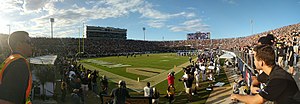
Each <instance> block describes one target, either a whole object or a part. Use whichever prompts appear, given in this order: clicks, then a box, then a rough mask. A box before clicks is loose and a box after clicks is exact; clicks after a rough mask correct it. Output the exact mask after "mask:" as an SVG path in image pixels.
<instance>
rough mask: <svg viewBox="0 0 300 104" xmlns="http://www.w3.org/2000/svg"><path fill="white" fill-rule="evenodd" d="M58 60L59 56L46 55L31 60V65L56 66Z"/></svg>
mask: <svg viewBox="0 0 300 104" xmlns="http://www.w3.org/2000/svg"><path fill="white" fill-rule="evenodd" d="M56 58H57V55H45V56H39V57H33V58H30V59H29V60H30V61H29V62H30V63H31V64H43V65H49V64H50V65H54V62H55V60H56Z"/></svg>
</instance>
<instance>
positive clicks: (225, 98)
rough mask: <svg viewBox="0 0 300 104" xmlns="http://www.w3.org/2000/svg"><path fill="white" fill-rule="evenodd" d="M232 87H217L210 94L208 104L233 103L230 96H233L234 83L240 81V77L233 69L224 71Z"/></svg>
mask: <svg viewBox="0 0 300 104" xmlns="http://www.w3.org/2000/svg"><path fill="white" fill-rule="evenodd" d="M224 71H225V73H226V76H227V79H228V81H229V83H230V86H227V87H215V88H214V89H213V91H212V92H211V93H210V95H209V97H208V99H207V100H206V104H230V103H232V101H231V99H230V95H231V94H232V87H231V86H232V85H233V82H234V81H235V80H236V79H238V75H237V74H236V73H235V71H234V69H233V68H225V69H224Z"/></svg>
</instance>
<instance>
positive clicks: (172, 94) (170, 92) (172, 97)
mask: <svg viewBox="0 0 300 104" xmlns="http://www.w3.org/2000/svg"><path fill="white" fill-rule="evenodd" d="M167 97H168V99H169V104H172V103H173V101H174V100H175V87H174V85H169V86H168V89H167Z"/></svg>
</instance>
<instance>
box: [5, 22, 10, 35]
mask: <svg viewBox="0 0 300 104" xmlns="http://www.w3.org/2000/svg"><path fill="white" fill-rule="evenodd" d="M6 26H8V35H10V24H8V25H6Z"/></svg>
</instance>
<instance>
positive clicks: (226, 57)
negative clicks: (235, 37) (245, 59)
mask: <svg viewBox="0 0 300 104" xmlns="http://www.w3.org/2000/svg"><path fill="white" fill-rule="evenodd" d="M219 58H225V59H228V58H234V56H232V55H231V54H230V53H225V54H223V55H221V56H220V57H219Z"/></svg>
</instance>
